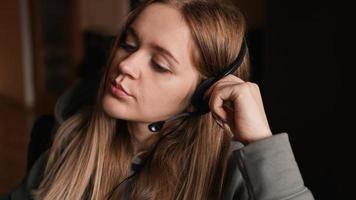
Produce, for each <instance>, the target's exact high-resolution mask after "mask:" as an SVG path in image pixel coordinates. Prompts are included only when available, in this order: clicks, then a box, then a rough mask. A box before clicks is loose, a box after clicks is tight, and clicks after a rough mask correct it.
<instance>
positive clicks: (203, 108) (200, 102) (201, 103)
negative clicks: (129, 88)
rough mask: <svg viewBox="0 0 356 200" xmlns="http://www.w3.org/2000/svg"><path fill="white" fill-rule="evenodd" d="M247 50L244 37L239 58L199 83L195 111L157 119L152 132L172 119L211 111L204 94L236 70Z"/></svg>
mask: <svg viewBox="0 0 356 200" xmlns="http://www.w3.org/2000/svg"><path fill="white" fill-rule="evenodd" d="M246 51H247V44H246V40H245V39H243V40H242V44H241V48H240V52H239V54H238V56H237V58H236V59H235V61H234V62H232V63H231V64H230V65H229V66H228V67H226V68H224V70H223V71H222V72H220V73H218V75H217V76H213V77H210V78H208V79H206V80H204V81H203V82H202V83H200V84H199V86H198V87H197V88H196V90H195V92H194V94H193V96H192V99H191V103H192V105H193V106H194V108H195V109H196V110H195V111H193V112H184V113H180V114H178V115H174V116H172V117H170V118H168V119H166V120H163V121H157V122H153V123H151V124H149V125H148V129H149V130H150V131H151V132H153V133H154V132H158V131H159V130H161V128H162V127H163V125H164V124H165V123H166V122H169V121H172V120H176V119H179V118H182V117H189V116H199V115H204V114H206V113H208V112H210V108H209V98H207V99H204V94H205V92H206V91H207V90H208V89H209V88H210V87H211V86H212V85H213V84H214V83H215V82H217V81H218V80H220V79H221V78H223V77H225V76H227V75H229V74H231V73H233V72H234V71H236V70H237V69H238V68H239V67H240V66H241V64H242V62H243V59H244V57H245V55H246Z"/></svg>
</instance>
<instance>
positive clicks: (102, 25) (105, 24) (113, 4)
mask: <svg viewBox="0 0 356 200" xmlns="http://www.w3.org/2000/svg"><path fill="white" fill-rule="evenodd" d="M79 1H80V12H81V15H80V17H81V29H82V30H92V29H95V30H98V31H103V32H106V33H109V34H116V33H117V32H118V30H119V27H120V24H122V22H123V19H124V18H125V17H126V15H127V13H128V10H129V2H128V0H121V1H118V0H101V1H97V0H79Z"/></svg>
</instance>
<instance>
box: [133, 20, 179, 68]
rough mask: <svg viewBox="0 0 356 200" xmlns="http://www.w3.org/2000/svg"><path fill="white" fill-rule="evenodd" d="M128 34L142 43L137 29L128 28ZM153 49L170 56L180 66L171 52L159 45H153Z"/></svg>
mask: <svg viewBox="0 0 356 200" xmlns="http://www.w3.org/2000/svg"><path fill="white" fill-rule="evenodd" d="M127 32H128V33H130V34H131V35H132V36H133V37H134V38H135V40H137V41H140V37H139V36H138V34H137V32H136V31H135V29H134V28H133V27H131V26H130V27H128V28H127ZM152 47H153V48H154V49H155V50H157V51H159V52H162V53H164V54H166V55H168V56H169V57H170V58H171V59H173V60H174V61H175V62H176V63H178V64H179V62H178V60H177V59H176V58H175V57H174V56H173V54H172V53H171V52H169V51H168V50H167V49H165V48H163V47H161V46H159V45H158V44H153V45H152Z"/></svg>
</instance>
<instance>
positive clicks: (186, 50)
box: [131, 3, 193, 62]
mask: <svg viewBox="0 0 356 200" xmlns="http://www.w3.org/2000/svg"><path fill="white" fill-rule="evenodd" d="M131 27H132V28H133V29H134V30H135V31H136V32H137V34H138V36H139V37H140V40H142V41H141V42H142V43H143V45H145V44H158V45H159V46H162V47H163V48H165V49H167V50H168V51H170V52H171V53H172V54H173V55H174V56H175V57H176V58H177V60H179V62H180V61H182V62H184V60H190V59H187V58H190V53H191V48H192V47H191V46H192V44H193V43H192V39H191V35H190V31H189V28H188V25H187V24H186V22H185V20H184V18H183V17H182V15H181V13H180V11H179V10H177V9H176V8H173V7H171V6H169V5H167V4H162V3H154V4H151V5H149V6H148V7H146V8H145V9H144V10H143V11H142V12H141V13H140V14H139V16H138V17H137V18H136V20H134V21H133V23H132V24H131ZM187 56H188V57H187Z"/></svg>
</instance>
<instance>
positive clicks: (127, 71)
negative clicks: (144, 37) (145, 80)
mask: <svg viewBox="0 0 356 200" xmlns="http://www.w3.org/2000/svg"><path fill="white" fill-rule="evenodd" d="M143 60H144V59H143V56H142V55H141V54H140V53H139V52H135V53H132V54H130V55H127V56H126V57H124V58H123V59H122V60H121V61H120V62H119V63H118V64H117V65H116V67H117V68H118V70H119V73H120V74H122V75H127V76H129V77H130V78H132V79H138V78H139V75H140V67H139V66H142V65H143Z"/></svg>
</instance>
